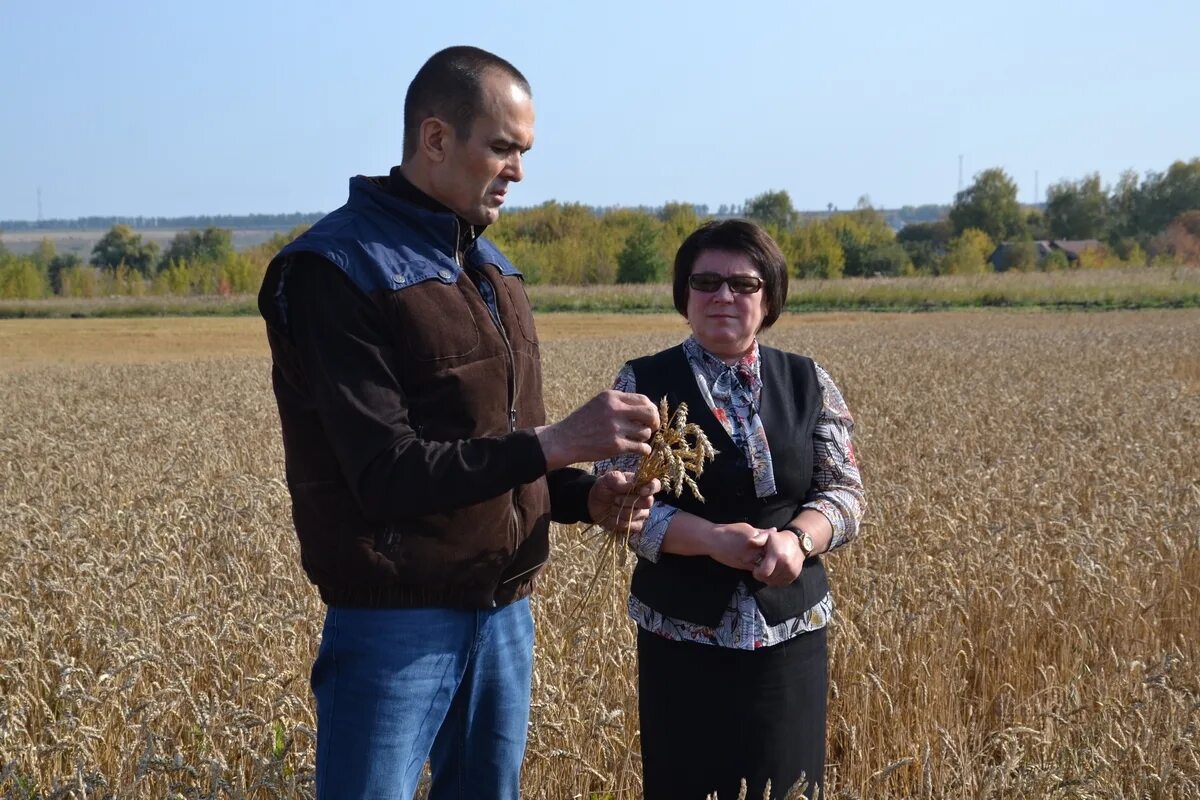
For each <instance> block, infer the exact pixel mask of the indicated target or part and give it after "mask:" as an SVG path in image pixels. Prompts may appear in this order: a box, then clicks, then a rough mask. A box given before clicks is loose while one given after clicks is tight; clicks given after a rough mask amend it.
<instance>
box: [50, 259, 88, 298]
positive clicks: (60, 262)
mask: <svg viewBox="0 0 1200 800" xmlns="http://www.w3.org/2000/svg"><path fill="white" fill-rule="evenodd" d="M82 266H83V259H82V258H80V257H79V256H78V255H76V254H75V253H59V254H58V255H56V256H54V258H52V259H50V262H49V263H48V264H46V280H48V281H49V282H50V289H51V291H53V292H54V293H55V294H62V289H63V281H62V276H63V273H65V272H67V271H68V270H72V269H76V268H77V267H82Z"/></svg>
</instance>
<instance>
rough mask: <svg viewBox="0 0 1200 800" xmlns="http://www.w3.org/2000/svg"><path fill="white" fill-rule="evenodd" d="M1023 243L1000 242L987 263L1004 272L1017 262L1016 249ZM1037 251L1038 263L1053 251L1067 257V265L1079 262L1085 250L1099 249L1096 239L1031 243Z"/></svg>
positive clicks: (1053, 240)
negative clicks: (1080, 255)
mask: <svg viewBox="0 0 1200 800" xmlns="http://www.w3.org/2000/svg"><path fill="white" fill-rule="evenodd" d="M1024 244H1025V243H1024V242H1001V243H1000V245H999V246H998V247H997V248H996V249H995V250H993V251H992V254H991V255H990V256H988V263H989V264H991V265H992V268H993V269H994V270H996V271H997V272H1004V271H1005V270H1007V269H1009V268H1010V267H1012V265H1013V263H1014V261H1016V260H1017V258H1018V257H1017V255H1016V249H1017V248H1018V247H1020V246H1022V245H1024ZM1033 245H1034V247H1035V248H1036V250H1037V260H1038V261H1039V262H1040V261H1041V260H1042V259H1043V258H1045V257H1046V256H1048V255H1050V254H1051V253H1053V252H1054V251H1055V250H1058V251H1060V252H1061V253H1063V254H1064V255H1065V256H1066V257H1067V263H1074V262H1076V261H1078V260H1079V254H1080V253H1082V252H1084V251H1086V250H1094V249H1096V248H1098V247H1100V240H1098V239H1037V240H1035V241H1034V242H1033Z"/></svg>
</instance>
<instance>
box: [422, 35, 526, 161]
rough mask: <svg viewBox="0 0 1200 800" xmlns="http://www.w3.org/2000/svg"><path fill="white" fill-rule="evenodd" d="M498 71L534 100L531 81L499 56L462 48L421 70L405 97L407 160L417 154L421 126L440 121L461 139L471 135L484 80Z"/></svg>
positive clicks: (431, 59)
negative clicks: (530, 86)
mask: <svg viewBox="0 0 1200 800" xmlns="http://www.w3.org/2000/svg"><path fill="white" fill-rule="evenodd" d="M492 70H495V71H498V72H500V73H501V74H503V75H506V76H508V77H509V78H511V79H512V80H513V82H514V83H516V84H517V85H518V86H520V87H521V89H522V90H524V92H525V93H526V94H528V95H529V96H530V97H532V96H533V92H532V91H530V89H529V81H527V80H525V76H524V75H522V74H521V72H520V70H518V69H517V68H516V67H514V66H513V65H512V64H510V63H508V62H507V61H505V60H504V59H503V58H501V57H500V56H498V55H495V54H493V53H489V52H488V51H486V50H481V49H480V48H478V47H469V46H466V45H461V46H457V47H447V48H446V49H445V50H439V51H438V52H436V53H434V54H433V55H432V56H430V57H429V60H428V61H426V62H425V64H424V66H422V67H421V68H420V69H419V70H417V74H416V77H414V78H413V79H412V83H410V84H409V85H408V93H407V94H405V95H404V158H405V159H407V158H409V157H410V156H411V155H412V154H413V153H415V152H416V150H417V142H418V141H419V140H420V138H421V123H422V122H424V121H425V120H427V119H429V118H430V117H438V118H439V119H443V120H445V121H446V122H449V123H450V124H451V125H453V126H454V133H455V134H456V135H457V136H459V137H460V138H467V137H469V136H470V135H471V125H472V124H473V123H474V122H475V117H476V116H478V114H479V110H480V108H481V107H482V106H483V86H482V84H483V77H484V76H485V75H486V74H487V73H488V72H490V71H492Z"/></svg>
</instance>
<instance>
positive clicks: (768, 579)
mask: <svg viewBox="0 0 1200 800" xmlns="http://www.w3.org/2000/svg"><path fill="white" fill-rule="evenodd" d="M761 553H762V560H761V561H759V562H758V564H756V565H754V566H753V567H751V569H753V570H754V577H755V578H757V579H758V580H760V581H762V582H763V583H765V584H766V585H767V586H787V585H788V584H789V583H791V582H792V581H794V580H796V578H799V577H800V571H801V570H803V569H804V551H803V550H801V549H800V541H799V540H798V539H797V538H796V534H794V533H792V532H791V531H778V530H775V529H774V528H771V529H769V531H768V532H767V541H766V542H765V543H764V545H763V548H762V550H761Z"/></svg>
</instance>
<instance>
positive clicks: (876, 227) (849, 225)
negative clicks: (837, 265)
mask: <svg viewBox="0 0 1200 800" xmlns="http://www.w3.org/2000/svg"><path fill="white" fill-rule="evenodd" d="M827 224H828V225H829V226H830V228H831V230H832V231H833V232H834V235H835V236H837V238H838V243H839V244H840V245H841V246H842V252H843V253H845V256H846V263H845V269H844V272H845V274H846V275H849V276H860V275H874V274H875V272H876V269H875V268H876V266H877V264H876V263H874V262H873V261H872V258H873V256H872V253H873V252H874V251H875V250H876V249H877V248H880V247H887V246H889V245H892V244H895V243H896V234H895V233H894V232H893V231H892V229H891V228H890V227H889V226H888V224H887V222H886V221H885V220H884V219H883V215H882V214H880V213H879V212H877V211H875V210H874V209H872V208H870V207H869V206H867V207H861V206H860V208H859V209H858V210H856V211H850V212H847V213H842V214H834V215H833V216H832V217H830V218H829V219H828V221H827Z"/></svg>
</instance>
